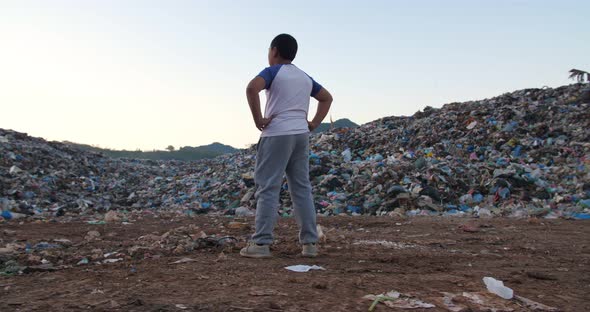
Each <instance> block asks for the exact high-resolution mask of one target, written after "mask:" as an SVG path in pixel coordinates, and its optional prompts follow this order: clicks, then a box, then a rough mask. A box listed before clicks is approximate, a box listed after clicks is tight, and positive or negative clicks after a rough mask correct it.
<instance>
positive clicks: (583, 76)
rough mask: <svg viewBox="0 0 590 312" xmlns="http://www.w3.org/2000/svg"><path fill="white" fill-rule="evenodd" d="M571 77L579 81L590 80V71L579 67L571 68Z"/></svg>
mask: <svg viewBox="0 0 590 312" xmlns="http://www.w3.org/2000/svg"><path fill="white" fill-rule="evenodd" d="M570 79H575V80H577V81H578V82H590V73H588V72H585V71H583V70H579V69H575V68H574V69H570Z"/></svg>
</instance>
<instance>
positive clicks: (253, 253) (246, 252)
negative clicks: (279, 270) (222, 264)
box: [240, 242, 270, 258]
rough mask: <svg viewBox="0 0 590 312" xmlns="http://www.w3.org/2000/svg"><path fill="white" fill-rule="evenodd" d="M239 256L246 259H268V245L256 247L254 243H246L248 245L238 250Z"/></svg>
mask: <svg viewBox="0 0 590 312" xmlns="http://www.w3.org/2000/svg"><path fill="white" fill-rule="evenodd" d="M240 255H241V256H242V257H247V258H270V248H269V247H268V245H257V244H256V243H255V242H248V245H246V247H244V248H242V250H240Z"/></svg>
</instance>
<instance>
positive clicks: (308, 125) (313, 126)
mask: <svg viewBox="0 0 590 312" xmlns="http://www.w3.org/2000/svg"><path fill="white" fill-rule="evenodd" d="M318 126H319V125H318V124H316V123H314V122H313V121H308V122H307V127H308V128H309V131H310V132H311V131H313V130H315V129H316V128H317V127H318Z"/></svg>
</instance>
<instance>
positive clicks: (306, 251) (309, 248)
mask: <svg viewBox="0 0 590 312" xmlns="http://www.w3.org/2000/svg"><path fill="white" fill-rule="evenodd" d="M301 255H302V256H304V257H308V258H313V257H316V256H317V255H318V246H317V244H315V243H310V244H303V250H302V251H301Z"/></svg>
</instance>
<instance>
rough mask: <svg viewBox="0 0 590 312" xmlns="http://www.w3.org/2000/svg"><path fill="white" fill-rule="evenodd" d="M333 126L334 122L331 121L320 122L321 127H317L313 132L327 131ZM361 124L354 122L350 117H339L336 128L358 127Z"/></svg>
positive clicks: (335, 122) (335, 124) (335, 123)
mask: <svg viewBox="0 0 590 312" xmlns="http://www.w3.org/2000/svg"><path fill="white" fill-rule="evenodd" d="M331 126H332V124H331V123H330V122H322V123H321V124H320V126H319V127H317V128H316V129H315V130H314V131H313V133H322V132H326V131H328V130H330V127H331ZM358 126H359V125H357V124H356V123H354V122H352V121H351V120H350V119H348V118H342V119H338V120H336V121H334V129H338V128H356V127H358Z"/></svg>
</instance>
